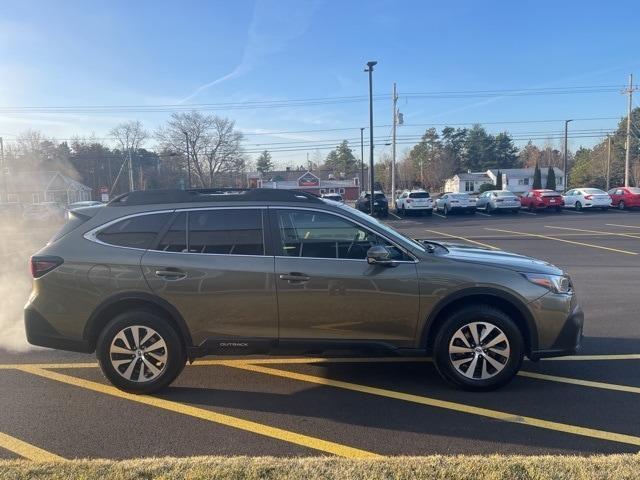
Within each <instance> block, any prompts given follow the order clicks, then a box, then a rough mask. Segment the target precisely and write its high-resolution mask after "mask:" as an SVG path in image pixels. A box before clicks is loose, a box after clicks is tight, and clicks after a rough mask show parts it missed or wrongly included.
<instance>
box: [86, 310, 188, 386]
mask: <svg viewBox="0 0 640 480" xmlns="http://www.w3.org/2000/svg"><path fill="white" fill-rule="evenodd" d="M96 356H97V357H98V362H99V363H100V368H101V369H102V373H103V374H104V376H105V377H106V378H107V380H109V381H110V382H111V383H112V384H113V385H115V386H116V387H118V388H119V389H121V390H124V391H126V392H130V393H139V394H145V393H154V392H157V391H159V390H161V389H163V388H164V387H166V386H168V385H169V384H170V383H171V382H173V380H175V378H176V377H177V376H178V375H179V374H180V372H181V371H182V369H183V368H184V366H185V363H186V353H185V350H184V346H183V345H182V341H181V340H180V337H179V336H178V334H177V333H176V331H175V330H174V328H173V327H172V326H171V325H170V324H169V322H168V321H167V319H166V318H163V317H161V316H159V315H157V314H155V313H153V312H149V311H146V310H136V311H131V312H125V313H122V314H120V315H118V316H116V317H115V318H114V319H113V320H111V321H110V322H109V323H108V324H107V325H106V327H105V328H104V329H103V330H102V333H101V334H100V337H99V338H98V343H97V347H96Z"/></svg>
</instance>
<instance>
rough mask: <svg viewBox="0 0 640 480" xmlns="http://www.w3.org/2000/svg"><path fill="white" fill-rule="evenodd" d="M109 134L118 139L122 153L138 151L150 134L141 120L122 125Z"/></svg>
mask: <svg viewBox="0 0 640 480" xmlns="http://www.w3.org/2000/svg"><path fill="white" fill-rule="evenodd" d="M109 134H110V135H111V136H112V137H114V138H115V139H116V142H117V143H118V147H119V148H120V150H121V151H122V152H129V151H130V150H133V151H135V150H138V148H140V147H141V146H142V144H143V143H144V141H145V140H146V139H147V138H149V133H148V132H147V131H146V130H145V129H144V128H143V126H142V123H141V122H140V121H139V120H133V121H131V122H125V123H121V124H119V125H118V126H116V127H115V128H112V129H111V131H110V132H109Z"/></svg>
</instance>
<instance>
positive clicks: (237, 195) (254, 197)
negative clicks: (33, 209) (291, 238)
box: [108, 188, 322, 207]
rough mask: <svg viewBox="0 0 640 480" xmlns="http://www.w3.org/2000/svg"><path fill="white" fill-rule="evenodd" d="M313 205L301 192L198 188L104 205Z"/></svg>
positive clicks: (147, 193)
mask: <svg viewBox="0 0 640 480" xmlns="http://www.w3.org/2000/svg"><path fill="white" fill-rule="evenodd" d="M255 201H261V202H269V201H271V202H307V203H308V202H313V203H322V200H320V198H319V197H318V196H317V195H314V194H312V193H309V192H303V191H301V190H283V189H274V188H200V189H189V190H177V189H176V190H139V191H133V192H128V193H123V194H122V195H119V196H117V197H115V198H114V199H113V200H111V201H110V202H109V203H108V205H109V206H113V207H117V206H130V205H153V204H158V203H195V202H255Z"/></svg>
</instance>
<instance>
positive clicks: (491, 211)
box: [484, 203, 493, 215]
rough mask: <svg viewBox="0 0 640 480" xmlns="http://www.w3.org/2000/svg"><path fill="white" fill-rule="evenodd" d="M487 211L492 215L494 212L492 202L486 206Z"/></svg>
mask: <svg viewBox="0 0 640 480" xmlns="http://www.w3.org/2000/svg"><path fill="white" fill-rule="evenodd" d="M484 209H485V211H486V212H487V213H488V214H489V215H491V214H492V213H493V209H492V208H491V204H489V203H487V206H486V207H484Z"/></svg>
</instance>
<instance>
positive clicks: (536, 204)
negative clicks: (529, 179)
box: [520, 189, 564, 212]
mask: <svg viewBox="0 0 640 480" xmlns="http://www.w3.org/2000/svg"><path fill="white" fill-rule="evenodd" d="M520 204H521V205H522V207H523V208H528V209H529V210H530V211H531V210H538V209H540V208H555V210H556V212H560V211H561V210H562V207H564V199H563V198H562V195H560V194H559V193H558V192H555V191H553V190H544V189H542V190H530V191H528V192H527V193H525V194H524V195H522V197H520Z"/></svg>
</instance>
